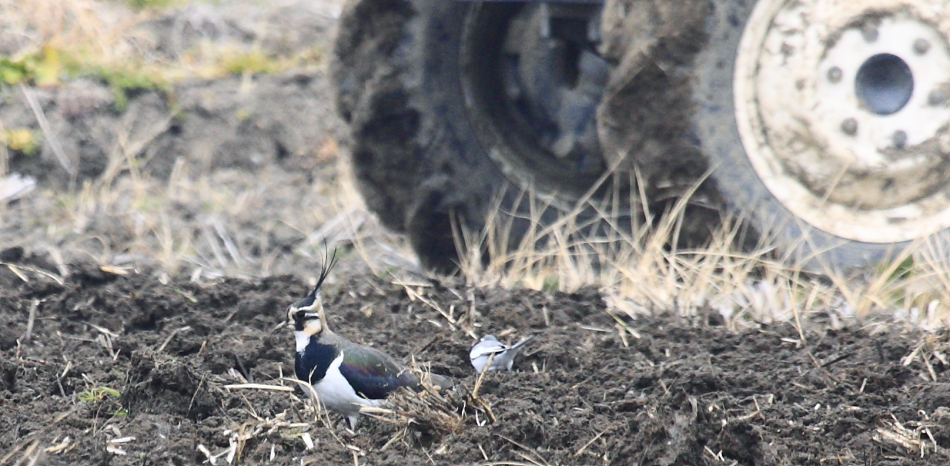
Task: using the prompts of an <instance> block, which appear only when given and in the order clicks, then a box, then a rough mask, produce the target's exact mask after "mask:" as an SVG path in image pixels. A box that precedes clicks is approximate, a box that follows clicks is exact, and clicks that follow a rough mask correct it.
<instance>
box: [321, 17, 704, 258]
mask: <svg viewBox="0 0 950 466" xmlns="http://www.w3.org/2000/svg"><path fill="white" fill-rule="evenodd" d="M641 3H643V4H647V3H649V4H651V5H653V7H654V9H656V10H657V11H660V10H662V11H664V12H672V13H675V12H673V11H672V10H670V8H669V6H668V5H669V4H670V2H669V1H668V0H652V1H650V2H641ZM675 3H676V4H682V5H689V4H690V3H692V0H677V1H676V2H675ZM539 5H540V4H531V3H508V2H488V3H471V2H455V1H445V0H409V1H405V0H403V1H398V0H357V1H355V2H351V3H350V4H348V6H347V7H346V8H345V10H344V12H343V15H342V17H341V19H340V25H339V35H338V39H337V42H336V48H335V50H334V53H333V65H332V68H331V73H332V76H333V80H334V82H335V85H336V88H337V105H338V108H339V111H340V113H341V115H342V116H343V118H344V119H345V120H346V122H347V123H348V124H349V125H350V128H351V134H352V139H353V141H352V160H353V167H354V173H355V175H356V178H357V181H358V184H359V187H360V190H361V192H362V194H363V196H364V198H365V200H366V202H367V204H368V206H369V208H370V209H371V210H372V211H374V212H375V213H376V214H378V215H379V217H380V219H381V220H382V222H383V223H384V224H385V225H386V226H388V227H390V228H391V229H393V230H395V231H397V232H402V233H405V234H407V235H408V236H409V238H410V242H411V244H412V246H413V248H414V249H415V251H416V252H417V253H418V255H419V257H420V259H421V262H422V264H423V265H424V266H425V267H426V268H429V269H435V270H438V271H442V272H446V271H451V270H453V269H454V268H456V267H457V265H458V257H457V253H456V242H457V238H455V237H454V235H453V232H454V231H458V228H456V227H464V228H467V229H470V230H471V231H475V232H479V231H482V229H483V228H484V227H485V226H486V225H485V221H486V218H487V217H489V213H492V214H495V216H496V217H498V216H504V217H505V218H504V219H502V222H504V223H505V224H510V225H511V226H510V228H511V231H510V232H509V235H510V236H509V243H508V245H509V246H515V245H517V244H519V241H520V239H521V235H523V234H524V232H525V231H526V230H527V229H528V228H530V227H531V226H532V225H533V224H534V223H535V222H540V223H541V224H544V223H550V222H551V221H553V219H555V218H557V217H558V215H559V214H562V213H565V212H575V213H577V212H578V210H577V208H576V206H577V205H579V203H581V204H587V203H589V204H597V205H599V208H601V209H609V210H610V211H613V212H621V217H624V218H622V219H621V220H620V223H624V222H626V223H628V224H629V222H631V221H642V218H643V213H642V212H639V211H638V208H639V206H640V205H639V203H638V202H630V199H631V198H633V197H634V196H630V195H629V193H630V192H631V191H632V192H633V193H635V194H636V193H638V192H644V193H646V194H647V195H648V198H651V199H658V201H657V203H656V204H655V205H654V206H655V207H656V208H658V209H661V208H663V206H664V204H663V202H664V201H665V202H667V204H666V205H669V204H671V203H672V202H673V201H675V200H676V199H677V198H678V196H680V195H682V194H683V193H686V192H689V193H692V192H693V190H694V189H695V186H694V185H695V184H697V183H698V182H699V180H701V179H702V176H703V173H704V172H705V171H706V167H705V166H704V160H703V159H702V157H701V156H700V155H699V152H698V150H697V149H696V148H695V145H691V144H686V143H684V142H683V139H682V137H680V133H682V132H683V131H685V130H686V123H688V121H689V118H686V116H688V111H687V110H686V106H688V105H689V103H690V102H689V98H688V93H684V92H682V87H681V85H682V84H683V83H685V82H686V81H688V76H689V73H688V70H686V71H685V72H684V71H682V69H683V67H685V66H686V65H687V64H688V62H689V60H688V56H687V55H688V54H691V53H693V52H694V51H691V50H686V49H689V48H690V47H688V46H687V47H683V46H682V45H683V43H684V42H683V38H684V37H683V34H682V33H681V30H682V29H683V28H675V27H673V25H674V24H681V20H680V19H679V18H677V17H676V15H672V14H670V15H666V16H665V17H666V20H667V24H665V25H654V27H653V28H654V31H653V32H652V33H651V35H650V37H649V38H646V39H642V40H641V39H635V40H634V41H633V42H632V43H633V44H634V45H636V44H641V45H642V47H641V48H639V49H637V53H638V54H639V55H638V56H639V57H640V58H641V59H640V61H638V62H637V63H634V64H631V63H630V62H629V60H628V61H626V62H624V61H623V54H624V53H625V51H626V50H630V49H631V45H630V44H626V45H624V46H620V45H618V44H619V43H618V42H617V40H618V39H617V37H616V34H608V36H609V37H607V38H606V39H607V40H605V41H604V43H608V42H610V41H611V40H613V42H612V43H613V44H614V46H612V47H605V48H604V50H603V51H598V50H588V49H585V48H584V47H583V44H582V45H581V46H577V45H576V43H570V42H569V41H562V42H563V43H562V42H557V41H555V42H551V41H548V42H545V41H544V40H542V39H543V38H542V39H538V38H536V37H534V35H532V34H528V33H525V34H526V35H525V36H524V37H519V36H517V34H522V33H521V32H519V31H533V29H530V28H533V27H536V24H535V23H533V21H536V20H537V17H538V16H539V15H540V14H541V13H544V12H539V11H538V9H539V8H547V7H544V6H539ZM552 8H562V9H564V8H566V9H567V10H563V11H562V13H560V14H563V15H564V21H563V23H564V24H565V25H566V26H565V27H567V28H568V29H570V27H574V29H575V31H574V32H575V33H576V32H577V31H583V30H584V28H583V25H580V26H578V25H579V24H580V23H578V22H577V21H574V22H573V23H572V22H571V21H572V15H575V14H576V15H578V17H586V16H584V15H585V14H587V15H589V11H590V10H585V8H598V7H596V6H594V7H590V6H587V7H585V6H566V7H552ZM572 9H575V10H577V11H574V10H572ZM585 12H586V13H585ZM699 19H700V20H701V19H702V17H699ZM644 21H645V23H649V22H650V20H649V19H648V18H645V19H644ZM560 24H561V23H558V25H560ZM693 25H694V26H696V27H694V28H693V30H694V31H693V32H695V29H697V28H698V27H700V26H701V25H702V22H701V21H694V22H693ZM588 29H589V28H588ZM595 29H596V28H595ZM571 33H572V32H571V30H568V32H567V33H565V35H566V36H570V34H571ZM512 34H515V35H516V37H515V38H514V39H512V38H510V37H509V36H511V35H512ZM575 35H577V34H575ZM611 38H612V39H611ZM623 40H626V39H623ZM674 49H675V51H677V53H683V54H686V55H684V57H685V58H684V57H679V58H676V57H674V58H675V59H671V60H669V63H666V65H669V66H668V67H667V68H666V69H660V68H658V67H656V66H654V64H655V63H656V62H657V60H653V59H652V58H653V55H657V54H660V55H664V56H669V55H670V52H671V50H674ZM679 49H684V50H682V51H679ZM512 50H514V51H512ZM551 50H554V52H551ZM499 51H503V52H499ZM601 52H603V53H602V55H603V56H604V57H605V58H601ZM503 53H504V54H508V55H504V56H500V55H502V54H503ZM512 56H515V57H516V58H515V59H513V58H512ZM565 57H566V58H565ZM513 60H515V61H517V62H518V65H519V67H518V68H516V69H515V71H511V70H510V69H509V68H506V66H508V65H510V63H511V62H512V61H513ZM565 63H567V65H565ZM632 66H637V67H638V69H637V70H636V71H635V72H632V71H631V70H632ZM674 68H675V70H674ZM668 72H670V73H668ZM519 73H520V74H519ZM628 73H633V74H632V75H628ZM512 75H517V76H516V77H515V78H511V76H512ZM670 83H672V84H670ZM513 88H515V89H513ZM604 93H610V95H611V96H612V97H611V98H609V99H603V100H602V99H601V96H602V95H604ZM551 95H557V96H559V97H558V98H557V99H552V98H548V97H547V96H551ZM595 115H596V118H594V116H595ZM634 135H636V137H633V136H634ZM601 141H604V142H603V144H604V145H603V147H601ZM631 142H632V143H633V144H634V146H633V148H634V149H637V150H631V147H630V145H629V144H630V143H631ZM641 149H642V150H641ZM607 152H610V154H613V155H606V154H607ZM554 154H556V155H554ZM616 154H622V156H619V157H617V156H616ZM627 156H629V157H630V158H631V159H632V160H634V162H633V165H635V166H636V168H637V169H638V170H639V175H641V177H642V179H640V181H641V182H642V185H641V186H634V183H635V181H634V178H635V177H634V175H633V173H634V170H633V169H632V168H630V166H629V164H628V162H627V161H626V160H624V159H625V157H627ZM608 163H609V164H610V165H612V166H614V167H615V168H618V167H619V168H618V170H619V171H620V173H621V175H622V176H619V177H612V176H607V175H605V172H606V171H607V165H608ZM618 192H620V195H618V194H617V193H618ZM703 196H705V197H706V198H711V197H715V192H714V191H713V190H712V189H711V188H710V187H709V186H708V184H707V185H704V186H703V187H701V188H700V194H699V195H697V196H696V197H697V198H701V197H703ZM533 197H539V198H541V199H543V201H541V202H537V203H535V202H534V201H533V200H532V198H533ZM618 199H619V200H618ZM608 201H609V202H615V204H613V205H611V206H609V207H605V206H604V203H605V202H608ZM716 202H718V201H715V200H710V201H708V202H704V203H698V204H697V206H691V207H690V209H695V210H696V212H695V214H693V215H689V216H688V218H690V219H693V221H692V222H687V226H686V227H684V229H683V231H684V233H682V235H681V239H682V242H689V241H693V240H694V239H695V238H707V237H708V236H709V229H710V228H713V227H714V226H713V225H714V224H716V223H717V221H718V218H719V217H718V212H715V211H714V210H712V211H711V210H709V209H708V206H709V205H710V204H715V203H716ZM538 204H543V206H544V208H543V209H540V210H538V209H537V205H538ZM579 211H580V213H579V215H578V216H579V217H580V220H579V221H578V223H581V224H584V223H585V219H586V218H596V217H597V215H598V213H597V211H596V209H594V208H593V207H582V208H580V209H579ZM634 219H636V220H634ZM615 225H616V223H615ZM596 228H597V227H591V228H589V229H590V230H592V231H593V230H596ZM694 230H695V231H694ZM588 233H590V231H586V232H583V234H588Z"/></svg>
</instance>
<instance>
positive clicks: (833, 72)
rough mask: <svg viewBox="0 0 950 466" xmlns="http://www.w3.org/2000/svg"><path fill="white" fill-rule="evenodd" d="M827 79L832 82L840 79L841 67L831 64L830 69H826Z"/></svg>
mask: <svg viewBox="0 0 950 466" xmlns="http://www.w3.org/2000/svg"><path fill="white" fill-rule="evenodd" d="M828 81H831V82H833V83H836V82H838V81H841V68H838V67H837V66H832V67H831V68H830V69H828Z"/></svg>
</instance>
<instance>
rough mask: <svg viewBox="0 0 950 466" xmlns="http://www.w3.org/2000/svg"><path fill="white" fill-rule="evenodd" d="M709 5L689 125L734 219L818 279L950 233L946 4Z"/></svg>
mask: <svg viewBox="0 0 950 466" xmlns="http://www.w3.org/2000/svg"><path fill="white" fill-rule="evenodd" d="M713 3H714V11H713V13H712V15H711V16H710V17H709V20H708V23H707V30H708V33H709V46H708V47H707V48H705V49H704V50H703V51H702V52H701V53H700V54H699V55H698V56H697V62H696V84H695V85H694V87H693V95H694V100H695V101H696V103H697V107H696V115H695V118H694V122H695V128H696V132H697V134H698V136H699V138H700V140H701V145H702V147H703V149H704V152H705V153H706V154H707V155H708V156H709V157H710V159H711V162H712V164H713V165H714V166H716V167H717V171H716V173H715V174H714V178H715V179H716V180H717V181H718V186H719V189H720V191H721V192H722V193H723V196H724V198H725V199H726V201H727V202H728V204H729V205H731V206H732V207H733V209H735V210H736V211H738V212H741V213H742V214H744V215H746V216H747V217H748V218H749V219H750V221H751V222H752V224H753V225H754V226H755V227H756V228H757V229H758V230H759V231H770V232H772V234H773V235H774V239H775V241H776V243H778V244H777V245H778V246H779V248H780V249H781V250H782V251H784V252H785V253H786V254H787V255H788V256H789V257H791V258H792V259H795V260H797V261H799V262H800V263H802V264H803V265H806V266H808V267H811V268H821V267H833V268H836V269H842V270H847V269H852V268H855V267H863V266H868V265H873V264H875V263H877V262H880V261H884V260H887V259H888V258H890V257H893V256H894V255H896V254H897V253H898V252H899V251H901V250H902V249H903V248H905V247H906V246H907V245H909V244H910V243H912V242H914V241H915V240H920V239H923V238H927V237H930V236H931V235H941V234H942V235H946V234H947V233H948V232H950V99H948V97H950V41H948V38H950V17H948V16H947V14H946V12H947V11H948V9H950V2H947V1H927V0H874V1H861V2H855V1H847V0H803V1H784V0H760V1H759V2H757V3H756V2H751V1H750V2H744V1H739V0H715V1H714V2H713Z"/></svg>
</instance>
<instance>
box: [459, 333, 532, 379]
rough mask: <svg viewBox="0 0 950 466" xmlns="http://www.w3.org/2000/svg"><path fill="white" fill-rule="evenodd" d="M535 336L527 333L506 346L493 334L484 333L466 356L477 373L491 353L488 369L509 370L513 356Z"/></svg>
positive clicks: (486, 362) (483, 367) (482, 368)
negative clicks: (519, 339)
mask: <svg viewBox="0 0 950 466" xmlns="http://www.w3.org/2000/svg"><path fill="white" fill-rule="evenodd" d="M536 336H537V335H528V336H526V337H524V338H522V339H521V341H519V342H518V343H515V344H513V345H511V346H508V345H506V344H504V343H502V342H500V341H498V339H497V338H495V336H494V335H485V336H483V337H482V339H481V340H479V341H478V343H475V346H473V347H472V350H471V351H469V353H468V357H469V358H471V360H472V366H473V367H475V371H476V372H478V373H481V372H482V371H483V370H484V369H485V364H488V358H489V356H491V355H494V356H492V358H491V366H489V367H488V370H490V371H499V370H506V371H510V370H511V365H512V364H514V362H515V356H518V352H520V351H521V347H522V346H524V344H525V343H527V342H529V341H531V340H532V339H534V337H536Z"/></svg>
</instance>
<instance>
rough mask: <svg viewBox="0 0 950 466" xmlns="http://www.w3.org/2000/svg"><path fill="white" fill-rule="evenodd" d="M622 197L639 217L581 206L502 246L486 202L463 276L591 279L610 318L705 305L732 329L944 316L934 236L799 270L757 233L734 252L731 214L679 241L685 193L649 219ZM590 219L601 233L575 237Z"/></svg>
mask: <svg viewBox="0 0 950 466" xmlns="http://www.w3.org/2000/svg"><path fill="white" fill-rule="evenodd" d="M633 202H634V204H640V205H641V206H642V207H643V209H644V211H646V212H648V214H647V215H646V221H640V222H636V221H634V222H633V224H629V223H630V222H627V224H625V223H624V221H625V220H624V219H622V218H621V216H619V215H617V214H616V213H611V212H610V211H609V209H608V208H605V207H603V206H600V205H591V204H588V205H587V207H592V208H593V209H595V210H596V211H598V212H599V213H600V215H599V216H598V218H596V219H594V220H590V219H583V220H582V219H581V217H580V212H581V210H582V209H580V208H575V209H573V210H569V211H563V213H562V215H561V216H560V218H559V219H558V220H556V221H554V222H550V223H548V224H543V223H542V222H540V221H539V220H538V218H537V217H535V218H527V219H526V220H528V221H529V223H530V224H531V225H532V227H531V228H529V229H528V232H527V234H526V235H525V236H524V237H523V238H522V239H521V241H520V242H519V243H518V245H517V247H515V248H505V247H504V245H507V244H509V243H510V242H511V239H510V236H511V234H510V229H511V221H510V217H509V216H508V215H502V214H500V213H499V212H501V210H500V209H496V211H495V212H496V213H495V214H493V215H492V216H491V217H490V219H489V227H488V228H487V229H486V231H485V232H483V233H472V232H462V234H461V235H459V236H460V237H461V238H462V241H460V242H459V248H460V249H461V250H463V251H464V253H463V254H462V257H463V261H462V262H463V263H462V271H463V275H464V276H465V277H466V278H467V279H468V280H469V281H470V282H471V283H472V284H475V285H479V286H501V287H526V288H531V289H538V290H549V291H553V290H559V291H566V292H572V291H575V290H577V289H579V288H581V287H585V286H596V287H598V288H600V289H601V290H602V293H603V296H604V298H605V300H606V302H607V304H608V307H609V309H610V312H612V313H614V314H616V315H625V316H629V317H633V318H636V316H637V315H643V314H651V313H655V312H667V311H673V312H676V313H679V314H681V315H684V316H696V315H707V314H709V313H710V312H712V313H715V314H718V315H721V316H722V317H723V318H724V319H725V321H726V323H727V324H728V325H729V326H730V327H732V328H738V327H743V326H747V325H755V323H757V322H772V321H791V322H798V323H799V324H801V323H802V322H811V321H813V320H814V319H813V317H819V318H821V320H822V321H824V322H827V323H828V324H829V325H831V326H833V327H835V326H840V325H842V324H843V323H853V322H855V321H865V320H867V319H869V318H872V317H873V318H875V319H876V318H879V317H883V318H884V320H883V322H887V321H892V320H897V321H904V322H908V323H911V324H913V325H914V326H918V327H922V328H924V329H929V330H933V329H936V328H941V327H944V326H946V325H948V324H950V269H948V267H950V264H948V263H947V261H946V260H944V259H943V258H946V257H948V254H947V251H944V250H942V249H940V246H938V245H937V244H938V243H936V242H921V243H920V244H918V245H916V246H914V247H912V248H910V249H909V250H908V251H906V252H905V253H904V254H903V255H901V256H899V257H898V258H896V259H895V260H894V261H893V262H891V263H887V264H879V265H878V267H877V268H876V269H875V270H872V271H862V272H858V273H855V274H853V275H850V276H843V275H841V274H840V273H838V272H835V271H833V270H830V269H824V273H821V274H815V273H807V272H805V271H803V270H802V269H801V268H798V267H794V266H792V265H790V264H792V263H793V261H790V260H787V259H786V258H782V257H779V256H777V254H776V253H775V248H774V247H772V246H771V245H770V244H769V242H768V239H764V240H762V241H761V243H760V245H759V247H758V248H755V249H753V250H752V251H742V250H740V249H739V248H737V247H736V246H735V244H736V242H737V241H736V236H737V235H739V234H740V233H739V232H740V228H739V227H738V226H737V225H739V224H740V222H737V221H733V220H732V219H726V220H725V221H724V222H723V224H724V225H725V226H724V227H723V228H720V229H719V230H717V231H716V233H715V234H714V235H713V236H712V237H711V238H710V241H709V244H708V245H707V246H705V247H703V248H698V249H681V248H678V247H677V246H676V238H678V236H679V235H680V230H681V227H682V225H683V220H684V219H683V215H684V212H685V207H686V205H687V198H684V199H682V200H681V201H680V202H679V203H678V204H677V205H676V206H675V207H673V209H672V210H671V211H670V212H668V213H666V214H665V215H661V216H660V217H659V219H658V221H654V220H655V219H654V218H653V215H659V214H651V213H649V209H648V208H647V207H646V203H644V202H642V198H635V199H634V200H633ZM532 205H534V206H535V208H533V209H531V211H533V212H540V211H542V210H544V208H546V207H548V206H549V205H551V204H550V203H546V202H544V201H542V200H538V199H533V200H532ZM592 224H597V225H598V228H599V229H601V230H602V231H605V233H604V234H603V235H600V236H597V237H593V236H590V235H584V234H583V233H581V232H583V231H585V230H586V229H589V228H590V226H591V225H592ZM485 251H487V252H488V257H489V259H488V260H487V261H486V260H484V257H485V255H484V252H485ZM875 319H871V320H875ZM877 321H879V322H881V321H880V320H877Z"/></svg>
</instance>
